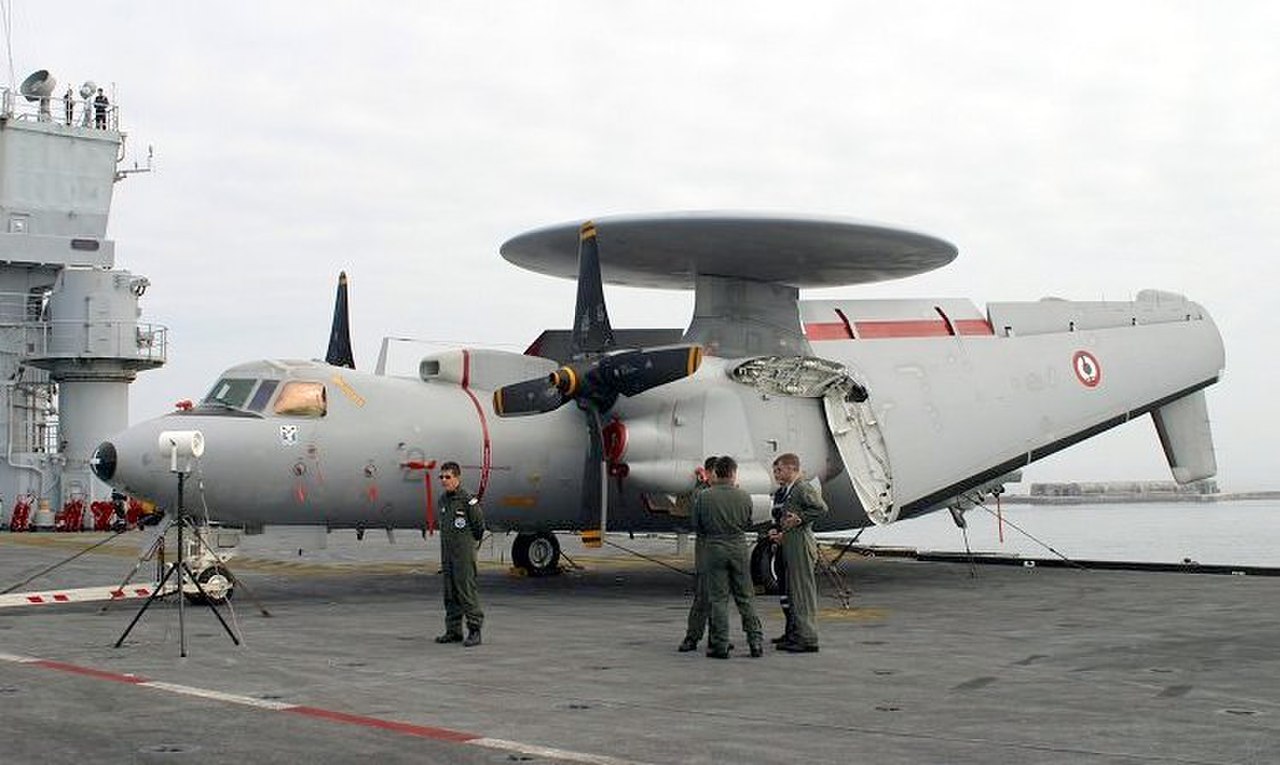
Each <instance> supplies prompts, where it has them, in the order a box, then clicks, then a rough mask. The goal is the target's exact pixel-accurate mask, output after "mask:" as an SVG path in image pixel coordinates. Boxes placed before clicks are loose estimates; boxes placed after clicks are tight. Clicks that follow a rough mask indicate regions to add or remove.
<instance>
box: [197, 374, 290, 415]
mask: <svg viewBox="0 0 1280 765" xmlns="http://www.w3.org/2000/svg"><path fill="white" fill-rule="evenodd" d="M279 386H280V381H279V380H254V379H252V378H247V377H224V378H222V379H221V380H219V381H218V384H217V385H214V386H213V390H211V391H209V395H207V396H205V397H204V400H203V401H201V402H200V409H201V410H203V411H204V412H205V413H208V414H214V413H217V412H226V410H228V409H239V410H243V411H248V412H256V413H259V414H261V413H262V410H263V409H265V408H266V406H267V402H268V401H270V400H271V395H272V394H273V393H275V392H276V388H278V387H279Z"/></svg>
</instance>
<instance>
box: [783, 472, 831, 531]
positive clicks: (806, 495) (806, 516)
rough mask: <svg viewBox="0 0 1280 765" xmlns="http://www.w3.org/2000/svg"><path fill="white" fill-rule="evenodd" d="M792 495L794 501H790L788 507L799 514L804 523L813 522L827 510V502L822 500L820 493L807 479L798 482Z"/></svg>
mask: <svg viewBox="0 0 1280 765" xmlns="http://www.w3.org/2000/svg"><path fill="white" fill-rule="evenodd" d="M792 496H793V497H794V499H795V501H794V502H792V503H790V504H791V507H789V508H788V509H789V510H791V511H792V512H794V513H795V514H796V515H798V516H800V520H801V521H803V522H805V523H813V522H814V521H815V520H817V519H818V517H819V516H822V515H824V514H825V513H826V512H827V503H826V502H824V501H823V499H822V493H821V492H819V491H818V490H817V489H816V488H814V486H813V484H811V483H809V482H808V481H800V482H798V483H797V484H796V487H795V490H793V491H792Z"/></svg>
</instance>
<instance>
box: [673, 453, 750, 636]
mask: <svg viewBox="0 0 1280 765" xmlns="http://www.w3.org/2000/svg"><path fill="white" fill-rule="evenodd" d="M737 476H738V463H737V462H735V461H734V459H733V458H732V457H721V458H720V459H718V460H716V466H715V480H714V481H713V482H712V484H711V488H709V489H706V490H705V491H702V492H700V493H699V494H698V495H697V496H696V497H694V500H693V509H692V510H691V512H690V522H691V523H692V525H693V530H694V531H695V532H697V534H698V541H699V543H700V544H701V545H702V551H701V553H700V555H702V558H700V559H699V564H698V566H699V572H700V573H701V575H702V576H705V577H706V578H707V598H708V601H709V602H710V605H711V618H710V624H709V625H708V628H709V629H708V633H709V634H708V635H707V656H708V657H709V658H712V659H727V658H729V597H730V596H731V595H732V597H733V600H734V602H735V603H736V604H737V606H738V615H739V616H741V617H742V631H743V632H745V633H747V645H748V646H750V647H751V656H752V658H756V659H758V658H760V657H761V656H763V655H764V650H763V645H764V633H763V632H762V630H761V628H760V618H759V617H757V616H756V611H755V607H754V606H752V604H751V598H752V597H753V596H754V595H755V590H754V588H753V587H752V585H751V577H750V576H749V574H748V573H747V568H748V566H749V562H748V557H749V556H748V553H747V540H746V536H745V534H746V532H747V530H748V529H750V528H751V497H750V495H748V494H747V493H746V492H745V491H743V490H742V489H739V488H738V487H737V486H736V485H735V484H736V483H737Z"/></svg>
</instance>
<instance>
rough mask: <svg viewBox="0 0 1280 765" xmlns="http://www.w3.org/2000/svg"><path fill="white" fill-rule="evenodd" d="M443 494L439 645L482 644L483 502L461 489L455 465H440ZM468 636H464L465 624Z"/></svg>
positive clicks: (441, 507) (460, 480)
mask: <svg viewBox="0 0 1280 765" xmlns="http://www.w3.org/2000/svg"><path fill="white" fill-rule="evenodd" d="M440 483H441V484H443V485H444V493H443V494H442V495H441V496H440V500H439V502H438V503H437V504H438V505H439V518H440V569H441V572H442V573H443V574H444V587H443V589H444V634H443V635H441V636H439V637H437V638H436V642H437V643H462V645H464V646H466V647H468V648H470V647H471V646H476V645H480V627H481V625H482V624H484V611H482V610H480V595H479V593H478V592H477V591H476V546H477V545H478V544H479V542H480V540H481V539H483V538H484V513H483V512H482V511H481V510H480V500H478V499H476V498H475V497H473V496H471V492H469V491H467V490H466V489H465V488H463V486H462V468H461V467H459V466H458V463H456V462H446V463H444V464H443V465H441V466H440ZM464 619H465V620H466V622H467V636H466V638H465V639H464V638H463V637H462V622H463V620H464Z"/></svg>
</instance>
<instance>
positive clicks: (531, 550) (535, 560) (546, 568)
mask: <svg viewBox="0 0 1280 765" xmlns="http://www.w3.org/2000/svg"><path fill="white" fill-rule="evenodd" d="M511 562H512V563H513V564H515V565H516V566H517V567H519V568H522V569H524V570H525V571H526V572H527V573H528V574H529V576H550V575H552V574H558V573H560V540H558V539H556V535H555V534H552V533H551V532H549V531H540V532H538V533H537V534H517V535H516V540H515V542H513V543H512V544H511Z"/></svg>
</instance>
